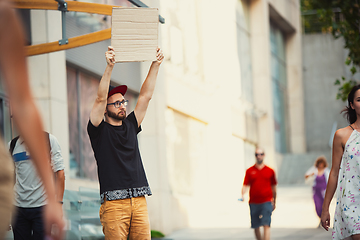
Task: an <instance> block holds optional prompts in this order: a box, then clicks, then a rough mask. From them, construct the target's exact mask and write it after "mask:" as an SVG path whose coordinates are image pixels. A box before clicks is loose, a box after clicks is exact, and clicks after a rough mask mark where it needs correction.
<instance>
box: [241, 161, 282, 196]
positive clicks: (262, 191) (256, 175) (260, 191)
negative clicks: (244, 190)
mask: <svg viewBox="0 0 360 240" xmlns="http://www.w3.org/2000/svg"><path fill="white" fill-rule="evenodd" d="M276 184H277V181H276V178H275V172H274V170H272V169H271V168H269V167H268V166H264V167H263V168H262V169H258V168H257V167H255V165H254V166H252V167H250V168H249V169H248V170H246V174H245V179H244V185H248V186H250V200H249V203H265V202H270V201H271V199H272V198H273V193H272V189H271V186H273V185H276Z"/></svg>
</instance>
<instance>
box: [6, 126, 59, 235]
mask: <svg viewBox="0 0 360 240" xmlns="http://www.w3.org/2000/svg"><path fill="white" fill-rule="evenodd" d="M44 134H45V135H46V137H47V142H48V146H49V148H50V156H51V166H52V169H53V171H54V176H55V186H56V200H57V201H58V202H59V203H61V204H62V203H63V196H64V187H65V173H64V159H63V157H62V155H61V149H60V145H59V143H58V141H57V139H56V138H55V136H54V135H52V134H49V133H44ZM9 146H10V154H11V155H12V156H13V159H14V162H15V186H14V192H15V206H16V215H15V219H13V225H12V226H13V228H12V229H13V233H14V239H15V240H27V239H44V219H43V212H44V206H45V205H46V195H45V192H44V188H43V184H42V182H41V180H40V179H39V177H38V175H37V172H36V169H35V168H34V164H33V162H32V161H31V157H30V155H29V153H28V152H27V150H26V149H27V147H26V143H25V142H24V140H23V139H22V138H21V137H16V138H14V139H13V140H11V142H10V143H9Z"/></svg>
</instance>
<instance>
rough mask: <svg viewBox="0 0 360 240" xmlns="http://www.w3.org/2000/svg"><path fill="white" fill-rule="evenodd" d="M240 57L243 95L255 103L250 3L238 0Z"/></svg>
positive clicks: (237, 23)
mask: <svg viewBox="0 0 360 240" xmlns="http://www.w3.org/2000/svg"><path fill="white" fill-rule="evenodd" d="M236 25H237V38H238V57H239V62H240V69H241V97H242V98H243V99H244V100H247V101H248V102H250V103H253V101H254V99H253V98H254V97H253V80H252V66H251V45H250V27H249V25H250V24H249V3H248V2H246V1H238V5H237V12H236Z"/></svg>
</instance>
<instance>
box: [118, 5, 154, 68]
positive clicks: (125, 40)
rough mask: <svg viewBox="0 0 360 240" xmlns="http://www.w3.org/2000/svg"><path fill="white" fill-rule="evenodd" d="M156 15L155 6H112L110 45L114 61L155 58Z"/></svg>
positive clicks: (137, 60)
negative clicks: (113, 52)
mask: <svg viewBox="0 0 360 240" xmlns="http://www.w3.org/2000/svg"><path fill="white" fill-rule="evenodd" d="M158 16H159V15H158V9H157V8H113V10H112V22H111V46H113V47H114V49H115V62H141V61H154V60H156V49H157V46H158V22H159V17H158Z"/></svg>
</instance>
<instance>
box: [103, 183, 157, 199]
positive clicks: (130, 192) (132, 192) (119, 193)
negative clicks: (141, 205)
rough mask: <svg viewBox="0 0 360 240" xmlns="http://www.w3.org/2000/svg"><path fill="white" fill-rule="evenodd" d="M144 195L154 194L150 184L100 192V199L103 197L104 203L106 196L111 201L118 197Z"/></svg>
mask: <svg viewBox="0 0 360 240" xmlns="http://www.w3.org/2000/svg"><path fill="white" fill-rule="evenodd" d="M144 195H148V196H151V195H152V193H151V190H150V187H149V186H146V187H138V188H128V189H121V190H113V191H106V192H103V193H101V194H100V199H101V203H104V199H105V196H106V200H107V201H111V200H118V199H126V198H134V197H140V196H144Z"/></svg>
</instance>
